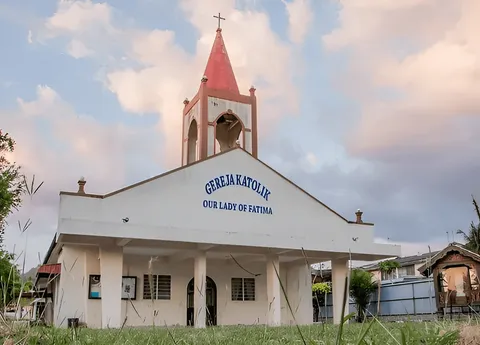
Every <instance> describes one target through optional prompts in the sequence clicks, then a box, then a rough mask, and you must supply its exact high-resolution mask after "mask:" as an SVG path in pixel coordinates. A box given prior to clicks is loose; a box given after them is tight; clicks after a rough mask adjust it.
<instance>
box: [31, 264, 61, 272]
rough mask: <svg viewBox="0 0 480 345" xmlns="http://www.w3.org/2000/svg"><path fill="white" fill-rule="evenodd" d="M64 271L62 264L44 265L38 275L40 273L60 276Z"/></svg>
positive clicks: (39, 269)
mask: <svg viewBox="0 0 480 345" xmlns="http://www.w3.org/2000/svg"><path fill="white" fill-rule="evenodd" d="M61 271H62V265H61V264H49V265H42V266H40V267H39V268H38V270H37V274H39V273H46V274H52V275H56V274H60V272H61Z"/></svg>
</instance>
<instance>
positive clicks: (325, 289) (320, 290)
mask: <svg viewBox="0 0 480 345" xmlns="http://www.w3.org/2000/svg"><path fill="white" fill-rule="evenodd" d="M312 292H314V293H317V294H326V293H330V292H331V289H330V284H328V283H315V284H313V285H312Z"/></svg>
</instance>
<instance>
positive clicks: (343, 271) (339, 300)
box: [332, 259, 349, 325]
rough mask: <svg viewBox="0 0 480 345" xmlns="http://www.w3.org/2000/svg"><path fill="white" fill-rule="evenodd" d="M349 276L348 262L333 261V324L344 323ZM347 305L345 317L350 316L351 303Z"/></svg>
mask: <svg viewBox="0 0 480 345" xmlns="http://www.w3.org/2000/svg"><path fill="white" fill-rule="evenodd" d="M347 276H348V260H347V259H338V260H332V299H333V324H335V325H339V324H340V323H341V322H342V305H343V296H344V295H345V278H347ZM348 300H349V299H348V297H347V303H346V305H345V316H346V315H348V310H349V303H348Z"/></svg>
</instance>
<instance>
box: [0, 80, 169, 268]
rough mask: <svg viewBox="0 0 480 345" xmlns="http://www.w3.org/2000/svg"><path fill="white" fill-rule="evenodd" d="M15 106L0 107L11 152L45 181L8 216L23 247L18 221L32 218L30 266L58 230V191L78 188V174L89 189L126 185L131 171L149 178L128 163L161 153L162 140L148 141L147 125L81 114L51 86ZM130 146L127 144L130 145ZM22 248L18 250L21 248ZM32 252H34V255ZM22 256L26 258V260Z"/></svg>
mask: <svg viewBox="0 0 480 345" xmlns="http://www.w3.org/2000/svg"><path fill="white" fill-rule="evenodd" d="M17 104H18V107H17V109H15V110H14V111H7V110H2V109H0V123H1V124H2V128H6V129H8V132H9V133H10V135H11V136H12V137H13V138H14V139H15V141H16V143H17V145H16V149H15V152H14V153H13V154H11V155H9V156H10V158H11V159H12V160H13V161H16V162H17V163H18V164H20V165H21V166H22V169H23V171H24V173H25V174H26V175H27V176H29V177H31V176H32V175H33V174H35V176H36V179H37V181H44V182H45V183H44V185H43V186H42V188H41V189H40V191H39V194H38V195H37V196H36V197H35V198H34V200H33V201H31V202H30V201H29V200H26V204H25V205H24V207H22V208H21V209H20V212H19V213H16V214H15V215H14V216H13V217H11V218H10V219H9V223H10V224H11V226H10V227H9V228H7V231H6V243H7V246H8V248H9V249H11V250H12V249H13V246H14V245H17V246H20V247H22V250H23V245H22V243H23V242H24V240H25V235H23V236H21V234H20V232H19V231H18V229H17V226H16V221H17V220H21V221H22V222H23V223H24V222H25V221H26V220H27V219H28V218H31V219H32V221H33V225H32V227H31V228H30V229H29V230H28V231H29V235H28V236H29V238H30V239H29V246H28V251H29V253H30V254H29V257H28V266H29V267H30V266H31V265H34V264H37V254H36V253H35V252H36V251H41V252H42V255H43V254H44V253H45V250H46V249H47V248H48V245H49V242H50V241H51V239H52V237H53V234H54V231H55V229H56V223H57V221H56V215H57V211H58V210H57V208H58V192H59V190H67V191H76V190H77V185H76V183H77V180H78V178H79V177H80V176H82V175H83V176H85V177H86V179H87V186H86V189H87V191H90V192H93V193H107V192H109V191H112V190H115V189H118V188H119V187H121V186H123V185H125V184H127V182H134V181H131V180H129V181H127V173H128V174H130V178H131V176H132V175H131V174H133V175H135V176H138V179H139V180H140V179H141V178H148V177H150V175H148V176H145V172H144V171H141V170H140V169H143V168H140V167H139V168H137V169H135V165H132V164H128V163H129V158H130V157H132V156H135V159H136V160H137V159H138V157H144V158H146V159H149V160H150V159H152V157H155V156H157V155H158V154H159V153H158V152H157V150H158V149H157V148H158V147H159V146H160V145H159V143H156V145H151V144H152V143H151V142H150V141H148V139H149V138H151V137H153V134H154V133H153V132H152V131H151V130H149V129H144V128H129V127H127V126H125V125H121V124H113V125H112V124H108V125H106V124H102V123H99V122H98V121H96V120H95V119H94V118H92V117H90V116H88V115H83V114H78V113H76V112H75V110H74V109H73V108H72V106H71V105H69V104H68V103H66V102H65V101H64V100H63V99H62V98H61V97H60V96H59V94H58V93H57V92H56V91H55V90H53V89H52V88H50V87H48V86H38V87H37V95H36V99H34V100H31V101H28V100H24V99H20V98H19V99H18V101H17ZM126 148H128V149H126ZM17 252H18V249H17ZM32 252H34V253H35V254H31V253H32ZM22 260H23V259H22Z"/></svg>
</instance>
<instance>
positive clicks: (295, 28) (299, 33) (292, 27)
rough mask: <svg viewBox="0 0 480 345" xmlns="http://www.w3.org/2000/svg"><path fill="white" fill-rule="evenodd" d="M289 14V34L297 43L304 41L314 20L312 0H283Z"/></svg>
mask: <svg viewBox="0 0 480 345" xmlns="http://www.w3.org/2000/svg"><path fill="white" fill-rule="evenodd" d="M282 2H283V3H284V4H285V9H286V11H287V14H288V24H289V26H288V35H289V37H290V40H291V41H292V42H294V43H296V44H300V43H303V41H304V40H305V36H306V35H307V33H308V29H309V26H310V24H311V23H312V21H313V10H312V8H311V7H310V0H293V1H287V0H282Z"/></svg>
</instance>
